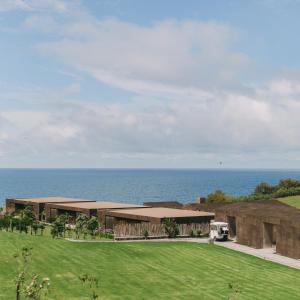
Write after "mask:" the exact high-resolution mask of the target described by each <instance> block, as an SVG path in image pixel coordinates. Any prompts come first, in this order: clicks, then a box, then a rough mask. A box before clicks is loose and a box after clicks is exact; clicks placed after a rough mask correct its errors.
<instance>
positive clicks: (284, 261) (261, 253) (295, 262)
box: [215, 241, 300, 270]
mask: <svg viewBox="0 0 300 300" xmlns="http://www.w3.org/2000/svg"><path fill="white" fill-rule="evenodd" d="M215 244H216V245H219V246H222V247H225V248H229V249H232V250H236V251H240V252H243V253H247V254H250V255H253V256H256V257H259V258H262V259H266V260H270V261H273V262H275V263H278V264H281V265H285V266H288V267H291V268H296V269H299V270H300V260H299V259H293V258H289V257H286V256H282V255H279V254H276V253H275V249H273V248H264V249H255V248H251V247H248V246H244V245H240V244H237V243H235V242H229V241H228V242H215Z"/></svg>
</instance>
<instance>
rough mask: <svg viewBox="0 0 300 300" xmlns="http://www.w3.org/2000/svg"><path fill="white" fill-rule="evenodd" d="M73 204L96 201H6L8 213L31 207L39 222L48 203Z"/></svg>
mask: <svg viewBox="0 0 300 300" xmlns="http://www.w3.org/2000/svg"><path fill="white" fill-rule="evenodd" d="M73 202H94V200H87V199H79V198H65V197H39V198H8V199H6V211H7V212H9V213H12V212H15V211H18V210H21V209H24V208H25V207H26V206H28V205H30V206H32V208H33V211H34V213H35V215H36V218H37V219H38V220H41V218H42V213H43V211H44V209H45V205H46V204H47V203H73Z"/></svg>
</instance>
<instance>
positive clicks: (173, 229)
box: [164, 219, 179, 238]
mask: <svg viewBox="0 0 300 300" xmlns="http://www.w3.org/2000/svg"><path fill="white" fill-rule="evenodd" d="M164 226H165V231H166V233H167V235H168V237H169V238H175V237H176V236H177V235H178V234H179V228H178V225H177V223H176V222H175V220H174V219H165V220H164Z"/></svg>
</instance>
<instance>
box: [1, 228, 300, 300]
mask: <svg viewBox="0 0 300 300" xmlns="http://www.w3.org/2000/svg"><path fill="white" fill-rule="evenodd" d="M46 232H47V230H46ZM46 232H45V234H44V236H40V235H37V236H34V235H32V236H31V235H30V234H25V233H22V234H19V233H18V232H14V233H11V232H6V231H0V245H1V247H0V270H1V272H0V282H1V288H0V299H3V300H4V299H15V296H14V295H15V281H14V279H15V277H16V276H17V274H19V273H18V270H17V269H16V261H15V260H14V259H13V258H12V256H11V255H12V253H15V252H16V251H17V249H22V248H23V247H27V248H32V261H31V263H30V269H31V272H32V273H34V274H39V275H40V278H43V277H49V278H51V288H50V289H49V293H48V299H51V300H70V299H72V300H88V299H92V298H91V296H92V294H93V293H94V292H95V295H96V296H97V295H99V299H111V300H113V299H157V300H160V299H210V300H214V299H215V300H220V299H221V300H222V299H224V300H225V299H226V300H227V299H239V300H250V299H265V300H271V299H272V300H281V299H289V300H296V299H299V294H300V276H299V275H300V271H299V270H296V269H291V268H288V267H285V266H281V265H278V264H275V263H272V262H268V261H266V260H261V259H259V258H256V257H253V256H249V255H246V254H242V253H239V252H235V251H232V250H229V249H226V248H223V247H219V246H216V245H207V244H196V243H184V242H172V243H168V242H161V243H157V242H145V243H143V242H139V243H126V242H122V243H72V242H69V241H66V240H64V239H52V238H51V236H50V235H48V234H46ZM82 274H88V277H93V278H96V279H98V280H99V284H98V286H96V284H94V283H93V284H92V288H90V287H89V283H82V284H81V283H80V282H81V280H79V276H81V277H84V276H82ZM92 281H93V280H92ZM96 299H97V298H96ZM22 300H23V299H22Z"/></svg>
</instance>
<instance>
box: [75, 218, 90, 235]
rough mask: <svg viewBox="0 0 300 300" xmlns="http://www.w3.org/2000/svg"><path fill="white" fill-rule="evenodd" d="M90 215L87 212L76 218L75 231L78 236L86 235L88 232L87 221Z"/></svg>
mask: <svg viewBox="0 0 300 300" xmlns="http://www.w3.org/2000/svg"><path fill="white" fill-rule="evenodd" d="M88 220H89V218H88V216H87V215H85V214H79V215H78V217H77V218H76V225H75V232H76V238H79V237H80V234H82V233H83V234H84V237H85V236H86V234H87V223H88Z"/></svg>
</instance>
